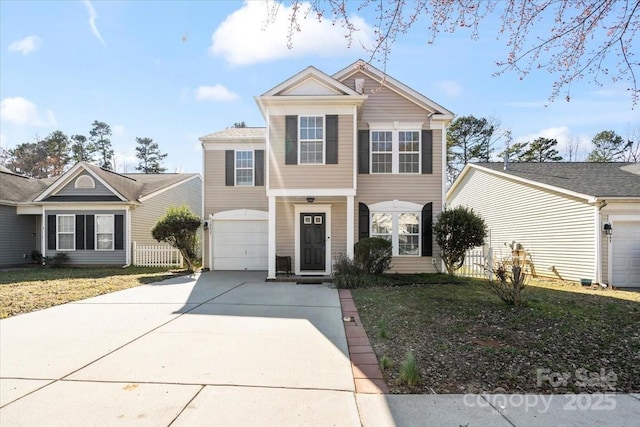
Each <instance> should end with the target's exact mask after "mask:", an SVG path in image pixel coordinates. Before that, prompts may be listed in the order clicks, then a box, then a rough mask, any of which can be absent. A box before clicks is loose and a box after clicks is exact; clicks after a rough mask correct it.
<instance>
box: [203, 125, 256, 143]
mask: <svg viewBox="0 0 640 427" xmlns="http://www.w3.org/2000/svg"><path fill="white" fill-rule="evenodd" d="M266 137H267V128H265V127H255V128H226V129H223V130H220V131H218V132H214V133H210V134H209V135H205V136H202V137H200V141H205V140H262V141H264V140H265V138H266Z"/></svg>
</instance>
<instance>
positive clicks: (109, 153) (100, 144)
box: [89, 120, 113, 170]
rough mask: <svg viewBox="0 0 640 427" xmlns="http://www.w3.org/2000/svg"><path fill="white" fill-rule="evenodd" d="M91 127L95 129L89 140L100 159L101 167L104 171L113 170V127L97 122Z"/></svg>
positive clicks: (90, 133) (91, 132) (92, 130)
mask: <svg viewBox="0 0 640 427" xmlns="http://www.w3.org/2000/svg"><path fill="white" fill-rule="evenodd" d="M91 125H92V126H93V128H92V129H91V131H90V132H89V135H91V136H90V138H89V140H90V141H91V144H93V146H94V147H95V151H96V153H98V156H99V157H100V158H99V159H98V162H99V166H100V167H101V168H104V169H110V170H113V148H111V139H109V137H110V136H111V126H109V125H108V124H106V123H104V122H99V121H97V120H95V121H94V122H93V123H92V124H91Z"/></svg>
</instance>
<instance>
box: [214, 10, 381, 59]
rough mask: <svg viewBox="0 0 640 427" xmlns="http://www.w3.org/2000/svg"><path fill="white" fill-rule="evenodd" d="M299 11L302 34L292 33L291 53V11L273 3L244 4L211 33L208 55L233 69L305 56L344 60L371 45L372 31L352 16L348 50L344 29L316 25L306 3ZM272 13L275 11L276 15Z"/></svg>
mask: <svg viewBox="0 0 640 427" xmlns="http://www.w3.org/2000/svg"><path fill="white" fill-rule="evenodd" d="M299 7H300V9H299V10H298V11H297V16H298V17H299V23H300V27H301V31H300V32H296V31H294V34H293V38H292V43H293V47H292V48H291V49H289V48H288V47H287V34H288V31H289V27H290V21H289V17H290V16H291V14H292V8H291V7H286V6H284V5H283V4H280V5H274V3H272V2H269V3H267V2H264V1H262V2H259V1H247V2H245V3H244V5H243V6H242V7H241V8H240V9H238V10H236V11H235V12H233V13H232V14H231V15H229V16H227V18H226V19H225V20H224V22H222V24H220V26H219V27H218V28H217V29H216V31H215V32H214V33H213V35H212V36H211V42H212V44H211V46H210V47H209V53H210V54H211V55H218V56H222V57H223V58H224V59H225V60H226V61H227V62H229V63H230V64H233V65H249V64H255V63H259V62H266V61H272V60H275V59H280V58H288V57H301V56H305V55H314V56H323V57H332V56H344V55H348V54H353V50H354V49H355V50H358V51H361V50H362V46H363V45H364V46H370V45H371V40H373V36H372V34H373V29H372V28H371V27H370V26H369V25H367V23H366V22H365V21H364V20H363V19H362V18H360V17H358V16H355V15H354V16H351V17H350V18H349V19H350V20H351V22H352V24H353V25H354V26H355V27H356V28H357V29H358V31H357V32H355V33H354V35H353V42H352V45H351V49H348V48H347V39H346V35H347V34H348V32H347V30H346V28H343V27H342V26H341V25H339V23H336V25H333V24H332V22H331V20H330V19H323V20H322V22H319V21H318V20H317V18H316V14H315V13H308V12H309V9H310V5H309V3H307V2H303V3H300V5H299ZM274 8H275V9H274ZM274 10H277V14H275V15H274V14H273V13H272V12H273V11H274ZM305 16H306V19H305Z"/></svg>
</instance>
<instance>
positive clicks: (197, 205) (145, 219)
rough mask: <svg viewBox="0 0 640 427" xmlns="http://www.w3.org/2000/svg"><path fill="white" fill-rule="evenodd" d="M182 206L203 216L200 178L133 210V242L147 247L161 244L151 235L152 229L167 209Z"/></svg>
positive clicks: (182, 184)
mask: <svg viewBox="0 0 640 427" xmlns="http://www.w3.org/2000/svg"><path fill="white" fill-rule="evenodd" d="M181 205H187V206H188V207H189V209H190V210H191V212H193V213H194V214H196V215H198V217H200V216H201V215H202V181H201V180H200V178H199V177H195V178H192V179H190V180H189V181H186V182H183V183H181V184H180V185H177V186H175V187H173V188H171V189H169V190H166V191H163V192H160V193H158V194H157V195H155V196H153V197H150V198H148V199H145V200H144V201H143V202H142V206H138V207H136V208H135V209H133V210H131V241H132V242H136V243H138V244H145V245H158V244H160V243H158V241H157V240H155V239H154V238H153V236H152V235H151V229H152V228H153V227H154V226H155V225H156V223H157V222H158V220H159V219H160V218H162V217H163V216H164V214H165V213H166V212H167V208H169V207H170V206H181Z"/></svg>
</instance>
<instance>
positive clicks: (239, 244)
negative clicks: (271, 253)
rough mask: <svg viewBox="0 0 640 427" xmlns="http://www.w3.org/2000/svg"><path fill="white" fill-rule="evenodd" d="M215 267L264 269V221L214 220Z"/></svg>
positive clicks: (265, 222) (219, 268) (265, 227)
mask: <svg viewBox="0 0 640 427" xmlns="http://www.w3.org/2000/svg"><path fill="white" fill-rule="evenodd" d="M211 238H212V239H213V269H214V270H267V268H268V266H267V221H264V220H227V219H225V220H214V221H213V228H212V235H211Z"/></svg>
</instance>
